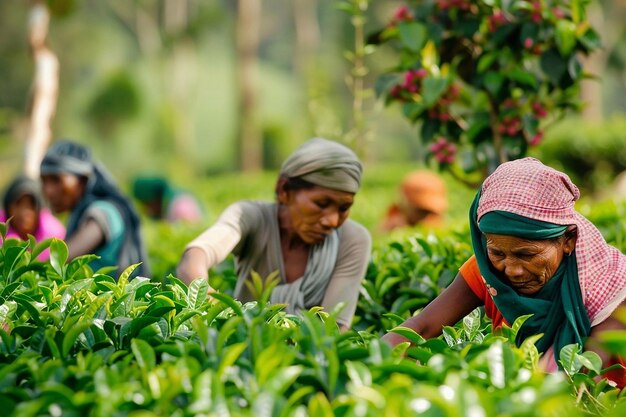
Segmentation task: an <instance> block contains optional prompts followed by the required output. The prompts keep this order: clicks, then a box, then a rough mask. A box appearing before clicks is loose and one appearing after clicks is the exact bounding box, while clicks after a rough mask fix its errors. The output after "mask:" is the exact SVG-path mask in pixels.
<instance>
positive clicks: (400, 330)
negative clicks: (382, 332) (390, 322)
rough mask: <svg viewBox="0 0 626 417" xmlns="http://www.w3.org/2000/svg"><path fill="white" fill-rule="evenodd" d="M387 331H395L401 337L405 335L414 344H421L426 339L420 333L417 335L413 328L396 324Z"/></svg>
mask: <svg viewBox="0 0 626 417" xmlns="http://www.w3.org/2000/svg"><path fill="white" fill-rule="evenodd" d="M389 331H390V332H393V333H397V334H399V335H400V336H402V337H405V338H406V339H408V340H409V341H410V342H411V343H413V344H416V345H419V344H422V343H424V342H425V340H426V339H424V338H423V337H422V336H421V335H419V334H418V333H417V332H416V331H415V330H413V329H411V328H409V327H404V326H397V327H394V328H393V329H391V330H389Z"/></svg>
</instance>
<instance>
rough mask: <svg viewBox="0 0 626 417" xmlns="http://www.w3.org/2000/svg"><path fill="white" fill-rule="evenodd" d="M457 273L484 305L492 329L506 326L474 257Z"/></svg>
mask: <svg viewBox="0 0 626 417" xmlns="http://www.w3.org/2000/svg"><path fill="white" fill-rule="evenodd" d="M459 272H460V273H461V276H462V277H463V279H464V280H465V282H466V283H467V285H468V286H469V287H470V289H471V290H472V292H473V293H474V294H475V295H476V297H478V298H479V299H480V300H481V301H482V302H483V303H484V305H485V314H486V315H487V317H489V318H490V319H491V322H492V323H493V328H494V329H496V328H498V327H501V326H502V324H506V320H504V317H502V314H501V313H500V311H499V310H498V307H496V303H494V302H493V298H491V294H490V293H489V287H488V286H487V283H486V282H485V280H484V279H483V277H482V275H481V274H480V269H478V262H477V261H476V257H475V256H474V255H472V256H471V257H470V258H469V259H468V260H467V261H465V263H464V264H463V265H461V268H460V269H459Z"/></svg>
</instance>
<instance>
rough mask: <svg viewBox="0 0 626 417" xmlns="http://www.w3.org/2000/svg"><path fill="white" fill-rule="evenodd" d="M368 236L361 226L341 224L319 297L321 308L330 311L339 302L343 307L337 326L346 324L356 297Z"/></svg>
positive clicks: (366, 256) (368, 248)
mask: <svg viewBox="0 0 626 417" xmlns="http://www.w3.org/2000/svg"><path fill="white" fill-rule="evenodd" d="M371 249H372V238H371V236H370V234H369V232H368V231H367V229H366V228H365V227H363V226H362V225H360V224H359V223H356V222H353V221H350V220H349V221H348V222H346V223H345V224H344V227H343V232H342V236H341V243H340V247H339V255H338V257H337V264H336V266H335V270H334V271H333V275H332V276H331V277H330V282H329V283H328V288H327V289H326V294H325V295H324V299H323V300H322V307H324V310H326V311H331V310H332V309H333V308H334V307H335V306H337V305H338V304H339V303H343V304H344V307H343V309H342V310H341V313H339V315H338V316H337V322H338V323H339V324H340V325H344V326H346V327H350V326H351V325H352V319H353V318H354V312H355V311H356V304H357V300H358V298H359V293H360V289H361V282H362V280H363V278H364V277H365V272H366V270H367V265H368V263H369V260H370V255H371Z"/></svg>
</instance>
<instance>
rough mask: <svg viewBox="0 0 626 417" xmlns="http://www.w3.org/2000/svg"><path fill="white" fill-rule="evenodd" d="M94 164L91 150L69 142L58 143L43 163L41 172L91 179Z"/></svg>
mask: <svg viewBox="0 0 626 417" xmlns="http://www.w3.org/2000/svg"><path fill="white" fill-rule="evenodd" d="M93 170H94V163H93V161H92V158H91V152H90V150H89V148H87V147H85V146H83V145H81V144H79V143H76V142H72V141H69V140H60V141H58V142H56V143H55V144H54V145H52V147H50V149H49V150H48V152H46V155H45V156H44V158H43V160H42V161H41V167H40V172H41V174H42V175H46V174H62V173H69V174H74V175H81V176H83V177H90V176H91V175H92V174H93Z"/></svg>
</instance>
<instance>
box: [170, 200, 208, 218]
mask: <svg viewBox="0 0 626 417" xmlns="http://www.w3.org/2000/svg"><path fill="white" fill-rule="evenodd" d="M166 216H167V220H168V221H169V222H177V221H179V220H181V221H186V222H190V223H200V222H201V221H202V220H203V216H204V214H203V213H202V208H200V205H199V204H198V201H197V200H196V199H195V198H194V197H193V196H192V195H190V194H182V193H181V194H177V195H175V196H174V198H173V199H172V201H171V202H170V204H169V207H168V208H167V214H166Z"/></svg>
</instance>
